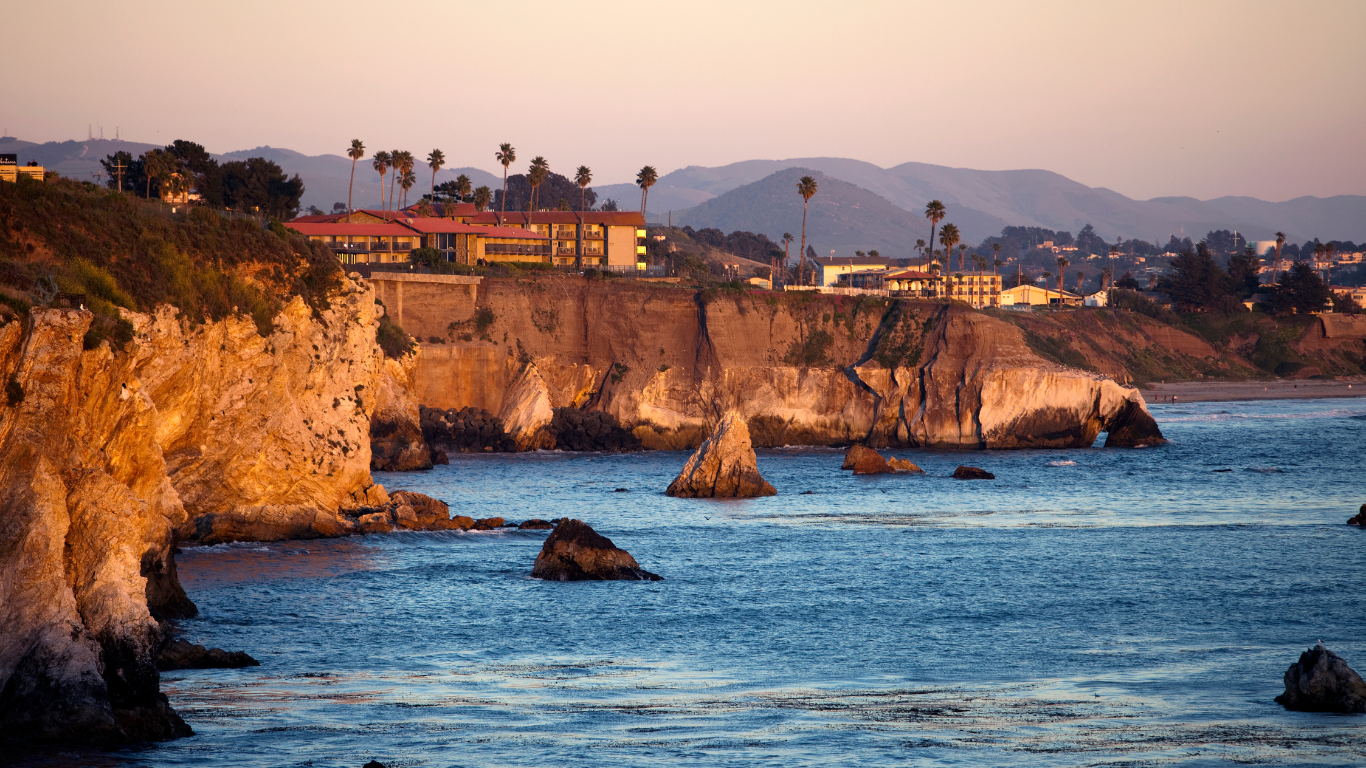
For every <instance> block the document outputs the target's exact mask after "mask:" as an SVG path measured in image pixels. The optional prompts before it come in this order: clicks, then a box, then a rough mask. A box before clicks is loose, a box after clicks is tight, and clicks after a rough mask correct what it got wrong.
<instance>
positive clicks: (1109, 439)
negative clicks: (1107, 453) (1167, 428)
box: [1105, 396, 1167, 448]
mask: <svg viewBox="0 0 1366 768" xmlns="http://www.w3.org/2000/svg"><path fill="white" fill-rule="evenodd" d="M1105 428H1106V430H1107V433H1106V435H1105V447H1106V448H1145V447H1147V446H1150V445H1162V444H1163V443H1165V442H1167V440H1166V438H1164V437H1162V430H1161V429H1159V428H1158V426H1157V422H1156V421H1155V420H1154V419H1153V416H1152V414H1150V413H1148V409H1147V408H1145V407H1143V401H1142V399H1141V398H1140V397H1137V396H1135V397H1132V398H1130V399H1128V400H1126V401H1125V402H1124V404H1123V405H1121V406H1120V407H1119V408H1118V409H1116V410H1115V412H1114V414H1113V415H1112V416H1111V417H1110V419H1109V420H1108V423H1107V424H1106V425H1105Z"/></svg>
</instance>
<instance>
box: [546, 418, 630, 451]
mask: <svg viewBox="0 0 1366 768" xmlns="http://www.w3.org/2000/svg"><path fill="white" fill-rule="evenodd" d="M549 429H550V434H551V435H553V436H554V438H555V441H554V446H555V448H557V449H559V450H561V451H611V452H613V453H615V452H619V451H635V450H639V449H640V447H641V446H640V440H639V439H638V438H637V437H636V436H635V435H633V434H631V433H630V432H629V431H628V430H627V429H625V428H624V427H622V426H621V424H620V422H618V421H617V417H615V416H613V415H612V414H610V413H607V412H606V411H590V410H584V409H582V408H556V409H555V418H554V419H552V420H551V422H550V427H549Z"/></svg>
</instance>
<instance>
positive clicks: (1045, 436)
mask: <svg viewBox="0 0 1366 768" xmlns="http://www.w3.org/2000/svg"><path fill="white" fill-rule="evenodd" d="M468 293H469V291H468V290H462V292H461V293H460V294H459V295H458V296H456V295H452V298H451V300H450V303H449V306H444V307H443V306H440V305H439V301H438V299H437V298H436V295H434V296H430V297H428V304H429V305H430V306H425V305H424V310H425V313H424V314H420V315H418V314H415V315H413V316H412V318H407V317H405V318H404V322H405V323H407V324H408V325H411V326H412V327H408V328H407V329H408V330H409V332H411V333H414V334H415V335H417V336H418V337H419V338H422V339H424V343H423V345H422V349H421V351H420V353H419V355H418V360H417V363H416V367H415V370H414V372H413V375H412V386H413V388H414V392H413V397H414V398H415V399H416V400H417V402H418V403H420V404H421V405H422V406H425V407H428V408H436V409H442V410H460V409H465V408H473V409H481V410H484V411H487V412H489V413H494V414H521V413H523V412H525V411H526V409H527V406H526V405H525V403H532V402H534V403H535V404H536V410H535V412H536V413H539V414H540V418H539V419H536V420H527V421H528V423H529V424H534V425H536V426H537V428H539V425H540V424H541V423H542V422H544V421H545V416H544V414H545V412H546V409H547V406H548V407H549V408H550V409H563V408H575V409H582V410H585V411H601V412H604V413H606V414H610V415H611V416H612V417H613V419H615V421H616V422H617V423H619V424H620V425H621V427H622V428H624V429H626V430H629V431H630V432H631V434H632V435H633V436H634V437H635V438H636V439H637V440H639V441H640V444H641V445H642V446H643V447H645V448H652V449H666V450H683V449H692V448H695V447H697V446H698V445H700V444H701V443H702V441H703V440H704V439H706V437H707V436H708V434H709V433H710V427H711V425H712V424H713V423H714V420H715V415H714V414H716V413H724V412H727V411H731V410H735V411H737V412H738V413H739V414H740V415H741V416H742V417H743V418H744V420H745V421H746V422H747V424H748V426H749V430H750V433H751V437H752V440H753V444H754V445H755V447H760V448H763V447H776V446H782V445H843V444H851V443H864V444H867V445H868V446H870V447H874V448H905V447H933V448H951V449H993V448H1069V447H1088V446H1090V445H1092V444H1093V443H1094V442H1095V440H1096V439H1097V437H1098V436H1099V435H1100V434H1102V433H1107V440H1106V445H1108V446H1111V447H1118V446H1144V445H1154V444H1159V443H1161V442H1162V435H1161V432H1160V430H1159V429H1158V427H1157V424H1156V423H1155V422H1154V421H1153V419H1152V417H1151V416H1150V415H1149V413H1148V410H1147V407H1146V405H1145V404H1144V401H1143V397H1142V395H1141V394H1140V393H1139V391H1138V390H1137V389H1136V388H1133V387H1128V386H1124V385H1123V384H1120V383H1119V382H1118V381H1116V380H1115V379H1113V378H1111V377H1109V376H1106V375H1103V374H1100V373H1096V372H1093V371H1087V370H1080V369H1077V368H1072V367H1068V366H1065V365H1062V364H1059V363H1057V362H1054V361H1051V360H1048V359H1045V358H1044V357H1042V356H1040V355H1039V354H1038V353H1037V352H1036V351H1035V350H1034V349H1033V348H1032V347H1031V346H1030V344H1029V341H1028V339H1027V338H1026V335H1025V331H1024V330H1022V329H1021V328H1020V327H1018V326H1017V325H1016V324H1014V323H1012V322H1008V321H1007V320H1004V319H1001V318H1000V317H997V316H993V315H991V314H989V313H983V312H977V311H974V310H972V309H970V308H968V307H965V306H959V305H950V304H943V303H932V302H917V301H909V300H895V301H894V300H888V299H882V298H877V297H870V296H862V297H856V296H834V295H821V294H815V293H805V292H788V293H774V292H769V291H750V290H741V289H738V288H708V289H693V288H686V287H682V286H676V285H659V284H650V283H644V282H640V281H633V280H611V279H608V280H604V279H601V278H597V279H588V278H584V277H577V276H546V277H519V278H485V279H484V280H483V281H482V282H481V283H480V284H479V285H478V286H477V288H476V290H475V297H474V301H473V302H470V301H469V296H468ZM438 316H439V318H440V321H439V322H436V321H429V319H428V318H431V317H438ZM405 327H407V326H406V325H405ZM530 370H534V372H535V380H534V382H532V383H533V384H534V387H532V388H530V389H532V390H534V393H535V397H534V398H529V397H528V395H527V394H526V393H527V391H528V390H529V387H528V381H527V379H528V374H527V372H528V371H530ZM524 420H525V419H524ZM527 431H528V435H527V438H524V439H522V440H521V441H520V442H521V443H522V444H523V445H524V446H530V445H537V446H540V447H553V446H549V445H547V444H546V443H545V442H544V441H543V440H541V441H536V440H531V439H529V438H530V434H529V433H530V431H531V430H527Z"/></svg>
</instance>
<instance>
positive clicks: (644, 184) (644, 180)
mask: <svg viewBox="0 0 1366 768" xmlns="http://www.w3.org/2000/svg"><path fill="white" fill-rule="evenodd" d="M656 181H659V172H657V171H656V170H655V167H654V166H653V165H647V166H645V167H644V168H641V169H640V173H637V174H636V184H637V185H639V186H640V215H641V216H644V215H645V203H646V202H648V201H649V199H650V187H653V186H654V185H655V182H656Z"/></svg>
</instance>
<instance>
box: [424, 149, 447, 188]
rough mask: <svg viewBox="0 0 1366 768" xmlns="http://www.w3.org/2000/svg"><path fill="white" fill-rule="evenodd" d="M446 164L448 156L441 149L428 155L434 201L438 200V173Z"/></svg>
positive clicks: (434, 150)
mask: <svg viewBox="0 0 1366 768" xmlns="http://www.w3.org/2000/svg"><path fill="white" fill-rule="evenodd" d="M445 164H446V155H445V153H444V152H442V151H441V150H439V149H433V150H432V151H431V154H429V155H427V167H428V168H431V169H432V199H433V200H435V199H436V172H437V171H439V170H441V166H443V165H445Z"/></svg>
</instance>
